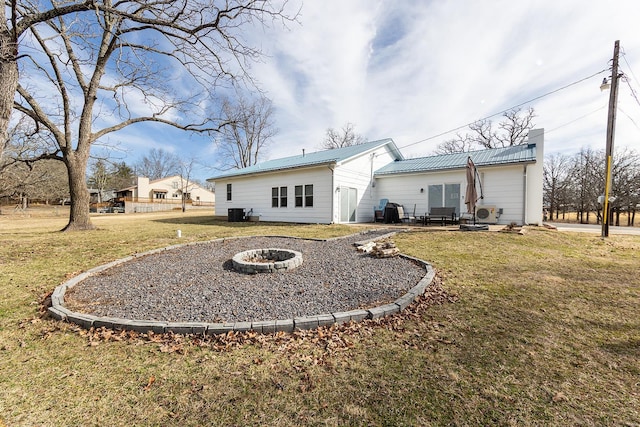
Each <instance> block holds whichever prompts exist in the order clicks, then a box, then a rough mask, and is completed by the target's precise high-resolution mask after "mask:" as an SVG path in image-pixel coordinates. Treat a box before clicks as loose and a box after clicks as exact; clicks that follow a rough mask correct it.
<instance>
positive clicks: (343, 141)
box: [322, 122, 367, 150]
mask: <svg viewBox="0 0 640 427" xmlns="http://www.w3.org/2000/svg"><path fill="white" fill-rule="evenodd" d="M364 142H367V139H366V138H365V137H364V136H362V135H360V134H357V133H356V132H355V125H354V124H353V123H350V122H348V123H345V124H344V126H342V128H341V129H339V130H336V129H334V128H328V129H327V132H326V135H325V137H324V141H322V148H324V149H327V150H332V149H334V148H342V147H349V146H351V145H358V144H362V143H364Z"/></svg>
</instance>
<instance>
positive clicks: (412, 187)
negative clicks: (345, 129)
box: [377, 165, 531, 224]
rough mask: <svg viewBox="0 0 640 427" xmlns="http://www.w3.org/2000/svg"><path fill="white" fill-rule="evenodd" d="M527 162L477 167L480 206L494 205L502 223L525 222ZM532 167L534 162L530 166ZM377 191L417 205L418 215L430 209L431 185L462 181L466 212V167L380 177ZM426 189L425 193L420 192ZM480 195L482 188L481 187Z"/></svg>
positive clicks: (409, 208) (407, 204)
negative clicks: (429, 189)
mask: <svg viewBox="0 0 640 427" xmlns="http://www.w3.org/2000/svg"><path fill="white" fill-rule="evenodd" d="M524 168H525V166H524V165H516V166H501V167H493V168H478V173H479V175H480V178H481V181H482V189H483V194H484V199H483V200H478V202H477V205H495V206H496V207H497V208H498V209H502V210H503V213H502V215H501V216H500V218H499V219H498V223H499V224H509V223H511V222H515V223H517V224H522V223H523V221H524V210H523V209H524V199H523V197H524V193H523V190H524V185H525V176H524ZM528 168H531V165H528ZM377 181H378V187H377V190H378V194H380V197H382V198H388V199H389V201H390V202H395V203H399V204H401V205H404V206H405V209H406V210H407V211H408V212H410V213H411V212H412V211H413V206H414V205H416V215H418V216H420V215H425V214H426V213H427V211H428V200H427V198H428V187H429V185H435V184H460V211H459V212H458V214H460V213H461V212H462V213H464V212H466V211H467V205H465V203H464V202H465V200H464V196H465V194H466V190H467V179H466V170H464V169H459V170H456V171H449V172H432V173H428V174H424V173H422V174H407V175H396V176H385V177H378V179H377ZM420 189H423V190H424V191H423V192H420ZM477 189H478V197H479V196H480V187H479V186H478V188H477Z"/></svg>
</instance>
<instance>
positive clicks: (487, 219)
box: [476, 205, 498, 224]
mask: <svg viewBox="0 0 640 427" xmlns="http://www.w3.org/2000/svg"><path fill="white" fill-rule="evenodd" d="M476 219H477V221H478V222H480V223H484V224H496V223H497V222H498V208H496V207H495V206H493V205H484V206H476Z"/></svg>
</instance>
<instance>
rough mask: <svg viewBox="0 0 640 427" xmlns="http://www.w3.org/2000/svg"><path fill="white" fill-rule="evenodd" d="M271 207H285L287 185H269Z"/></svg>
mask: <svg viewBox="0 0 640 427" xmlns="http://www.w3.org/2000/svg"><path fill="white" fill-rule="evenodd" d="M271 207H272V208H277V207H280V208H286V207H287V187H271Z"/></svg>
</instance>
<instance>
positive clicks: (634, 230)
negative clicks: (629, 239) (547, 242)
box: [547, 222, 640, 236]
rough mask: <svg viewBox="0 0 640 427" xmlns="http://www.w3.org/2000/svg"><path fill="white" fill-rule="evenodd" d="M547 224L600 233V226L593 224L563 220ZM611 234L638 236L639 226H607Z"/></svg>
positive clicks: (639, 232)
mask: <svg viewBox="0 0 640 427" xmlns="http://www.w3.org/2000/svg"><path fill="white" fill-rule="evenodd" d="M547 224H549V225H553V226H554V227H556V228H557V229H558V231H576V232H580V233H593V234H601V233H602V226H600V225H594V224H566V223H563V222H548V223H547ZM611 234H632V235H635V236H640V227H614V226H609V235H611Z"/></svg>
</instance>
